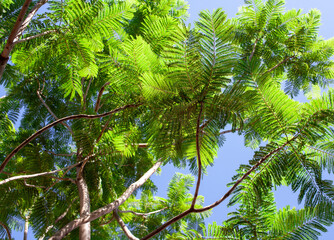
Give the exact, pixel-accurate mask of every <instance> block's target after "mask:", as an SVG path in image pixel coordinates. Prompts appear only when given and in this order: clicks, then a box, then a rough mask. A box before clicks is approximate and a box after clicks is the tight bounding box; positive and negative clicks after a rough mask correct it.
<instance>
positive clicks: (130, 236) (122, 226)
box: [113, 209, 139, 240]
mask: <svg viewBox="0 0 334 240" xmlns="http://www.w3.org/2000/svg"><path fill="white" fill-rule="evenodd" d="M113 217H114V218H115V219H116V221H117V222H118V224H119V225H120V226H121V228H122V229H123V232H124V233H125V235H126V236H127V238H128V239H130V240H139V238H137V237H136V236H134V235H133V234H132V232H131V231H130V230H129V229H128V227H127V226H126V225H125V223H124V222H123V220H122V219H121V218H120V216H119V215H118V214H117V209H116V210H114V213H113Z"/></svg>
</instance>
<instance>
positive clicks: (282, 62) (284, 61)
mask: <svg viewBox="0 0 334 240" xmlns="http://www.w3.org/2000/svg"><path fill="white" fill-rule="evenodd" d="M294 57H295V56H289V57H286V58H284V60H283V61H281V62H279V63H277V64H276V65H275V66H273V67H272V68H270V69H268V70H267V71H266V72H265V73H264V74H263V75H266V74H267V73H270V72H272V71H274V70H275V69H276V68H278V67H279V66H281V65H282V64H284V63H286V62H287V61H289V60H290V59H291V58H294Z"/></svg>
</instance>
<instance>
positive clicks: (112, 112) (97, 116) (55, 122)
mask: <svg viewBox="0 0 334 240" xmlns="http://www.w3.org/2000/svg"><path fill="white" fill-rule="evenodd" d="M140 105H142V103H138V104H129V105H125V106H122V107H119V108H116V109H114V110H112V111H110V112H106V113H102V114H97V115H88V114H78V115H72V116H68V117H64V118H61V119H58V120H56V121H54V122H52V123H50V124H48V125H46V126H45V127H43V128H41V129H39V130H38V131H36V132H35V133H34V134H32V135H31V136H30V137H28V138H27V139H26V140H24V141H23V142H22V143H21V144H20V145H19V146H17V147H16V148H15V149H14V150H13V151H12V152H11V153H10V154H9V155H8V156H7V157H6V158H5V160H4V161H3V162H2V164H1V165H0V173H1V172H2V171H3V169H4V168H5V167H6V165H7V164H8V162H9V160H10V159H11V158H12V157H13V156H14V155H15V154H16V153H17V152H18V151H20V150H21V149H22V148H23V147H24V146H26V145H27V144H28V143H30V142H31V141H32V140H34V139H35V138H36V137H37V136H39V135H40V134H42V133H43V132H45V131H46V130H48V129H49V128H52V127H53V126H55V125H57V124H58V123H61V122H64V121H68V120H72V119H80V118H85V119H95V118H101V117H106V116H109V115H111V114H114V113H116V112H119V111H121V110H124V109H127V108H132V107H138V106H140Z"/></svg>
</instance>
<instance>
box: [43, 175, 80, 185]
mask: <svg viewBox="0 0 334 240" xmlns="http://www.w3.org/2000/svg"><path fill="white" fill-rule="evenodd" d="M48 177H50V178H53V179H56V180H59V181H70V182H72V183H74V184H75V180H74V179H72V178H61V177H55V176H48ZM59 181H57V182H59Z"/></svg>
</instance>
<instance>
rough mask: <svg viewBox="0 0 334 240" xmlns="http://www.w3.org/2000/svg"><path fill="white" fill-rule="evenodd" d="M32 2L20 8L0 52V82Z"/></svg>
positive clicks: (26, 2)
mask: <svg viewBox="0 0 334 240" xmlns="http://www.w3.org/2000/svg"><path fill="white" fill-rule="evenodd" d="M31 1H32V0H26V1H25V2H24V4H23V6H22V8H21V11H20V13H19V15H18V17H17V20H16V22H15V25H14V27H13V29H12V31H11V32H10V35H9V37H8V39H7V42H6V45H5V47H4V49H3V51H2V53H1V54H0V80H1V78H2V75H3V73H4V71H5V68H6V65H7V62H8V60H9V54H10V52H11V51H12V49H13V47H14V40H15V39H16V38H17V36H18V35H19V31H20V28H21V26H22V25H23V18H24V16H25V15H26V12H27V11H28V8H29V5H30V3H31Z"/></svg>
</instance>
